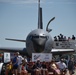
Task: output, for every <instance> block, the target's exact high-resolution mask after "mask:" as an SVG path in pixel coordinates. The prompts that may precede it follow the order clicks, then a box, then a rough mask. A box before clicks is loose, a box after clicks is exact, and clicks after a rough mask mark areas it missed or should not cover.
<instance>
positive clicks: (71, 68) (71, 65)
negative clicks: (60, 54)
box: [68, 58, 74, 75]
mask: <svg viewBox="0 0 76 75" xmlns="http://www.w3.org/2000/svg"><path fill="white" fill-rule="evenodd" d="M68 70H69V74H70V75H72V74H73V73H74V71H73V70H74V58H71V59H70V60H69V62H68Z"/></svg>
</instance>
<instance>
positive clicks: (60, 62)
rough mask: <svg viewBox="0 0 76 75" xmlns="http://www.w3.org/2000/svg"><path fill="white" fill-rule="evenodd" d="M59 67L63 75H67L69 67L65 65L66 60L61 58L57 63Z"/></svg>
mask: <svg viewBox="0 0 76 75" xmlns="http://www.w3.org/2000/svg"><path fill="white" fill-rule="evenodd" d="M57 65H58V67H59V69H60V71H61V74H63V73H65V74H66V69H67V65H66V64H65V63H64V59H63V58H61V59H60V61H59V62H57Z"/></svg>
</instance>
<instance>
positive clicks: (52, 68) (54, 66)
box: [49, 60, 61, 75]
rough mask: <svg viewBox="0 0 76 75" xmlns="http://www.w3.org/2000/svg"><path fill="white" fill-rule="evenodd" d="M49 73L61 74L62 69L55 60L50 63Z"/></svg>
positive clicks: (53, 74)
mask: <svg viewBox="0 0 76 75" xmlns="http://www.w3.org/2000/svg"><path fill="white" fill-rule="evenodd" d="M49 72H51V73H52V75H60V74H61V72H60V69H59V67H58V65H57V64H56V62H55V61H54V60H52V61H51V62H50V65H49Z"/></svg>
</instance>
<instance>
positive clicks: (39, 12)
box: [38, 0, 43, 29]
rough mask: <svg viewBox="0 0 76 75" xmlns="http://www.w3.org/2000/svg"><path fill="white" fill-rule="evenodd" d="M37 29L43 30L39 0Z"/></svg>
mask: <svg viewBox="0 0 76 75" xmlns="http://www.w3.org/2000/svg"><path fill="white" fill-rule="evenodd" d="M38 29H43V23H42V8H41V7H40V0H39V3H38Z"/></svg>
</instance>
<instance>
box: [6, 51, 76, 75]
mask: <svg viewBox="0 0 76 75" xmlns="http://www.w3.org/2000/svg"><path fill="white" fill-rule="evenodd" d="M75 65H76V63H75V60H74V58H73V57H71V58H70V60H69V61H68V62H67V60H65V59H64V58H61V59H60V61H58V62H56V61H55V60H54V59H52V60H51V61H50V62H45V61H43V62H40V60H39V59H38V60H37V61H36V62H32V60H31V59H30V60H29V61H28V60H27V57H26V56H24V57H23V56H21V55H20V54H19V52H16V53H15V54H14V57H13V59H12V60H11V61H10V62H9V63H7V65H6V71H5V75H29V74H30V75H66V73H67V69H68V70H69V74H70V75H72V74H73V73H74V68H75Z"/></svg>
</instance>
